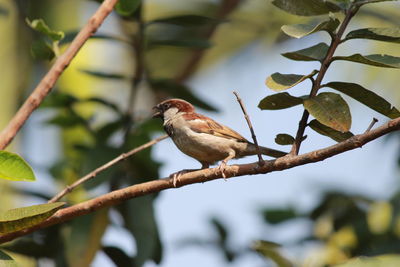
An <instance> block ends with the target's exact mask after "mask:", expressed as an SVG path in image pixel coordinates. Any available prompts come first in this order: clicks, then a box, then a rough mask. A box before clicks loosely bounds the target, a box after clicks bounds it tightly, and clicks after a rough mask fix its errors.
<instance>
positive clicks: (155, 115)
mask: <svg viewBox="0 0 400 267" xmlns="http://www.w3.org/2000/svg"><path fill="white" fill-rule="evenodd" d="M153 110H154V113H153V116H152V117H153V118H161V117H162V113H161V110H160V109H159V107H158V106H154V107H153Z"/></svg>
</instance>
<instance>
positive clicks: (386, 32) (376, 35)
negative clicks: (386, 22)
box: [345, 27, 400, 43]
mask: <svg viewBox="0 0 400 267" xmlns="http://www.w3.org/2000/svg"><path fill="white" fill-rule="evenodd" d="M350 39H370V40H377V41H384V42H391V43H400V27H395V28H365V29H358V30H354V31H351V32H349V33H348V34H347V35H346V38H345V40H350Z"/></svg>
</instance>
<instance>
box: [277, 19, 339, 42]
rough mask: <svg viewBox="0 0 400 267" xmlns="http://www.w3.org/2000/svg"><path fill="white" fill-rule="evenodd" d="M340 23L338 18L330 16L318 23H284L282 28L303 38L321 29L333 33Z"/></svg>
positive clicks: (288, 33)
mask: <svg viewBox="0 0 400 267" xmlns="http://www.w3.org/2000/svg"><path fill="white" fill-rule="evenodd" d="M339 24H340V21H339V20H338V19H336V18H335V19H333V18H330V19H329V20H325V21H322V22H318V23H315V22H314V23H310V24H295V25H283V26H282V27H281V30H282V31H283V32H284V33H286V34H287V35H289V36H291V37H294V38H302V37H304V36H307V35H310V34H313V33H316V32H319V31H327V32H329V33H333V32H334V31H335V30H336V28H337V27H338V26H339Z"/></svg>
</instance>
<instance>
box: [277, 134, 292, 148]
mask: <svg viewBox="0 0 400 267" xmlns="http://www.w3.org/2000/svg"><path fill="white" fill-rule="evenodd" d="M275 143H277V144H278V145H282V146H284V145H291V144H293V143H294V137H293V136H291V135H289V134H277V135H276V137H275Z"/></svg>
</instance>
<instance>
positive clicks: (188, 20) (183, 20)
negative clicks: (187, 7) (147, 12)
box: [147, 15, 221, 26]
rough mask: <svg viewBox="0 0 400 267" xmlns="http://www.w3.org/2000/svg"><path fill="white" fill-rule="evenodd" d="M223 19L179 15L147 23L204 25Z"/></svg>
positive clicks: (216, 22)
mask: <svg viewBox="0 0 400 267" xmlns="http://www.w3.org/2000/svg"><path fill="white" fill-rule="evenodd" d="M220 22H221V20H218V19H215V18H211V17H206V16H200V15H178V16H173V17H168V18H162V19H156V20H153V21H150V22H149V23H148V24H147V25H150V24H154V23H165V24H173V25H179V26H203V25H210V24H211V25H212V24H218V23H220Z"/></svg>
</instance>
